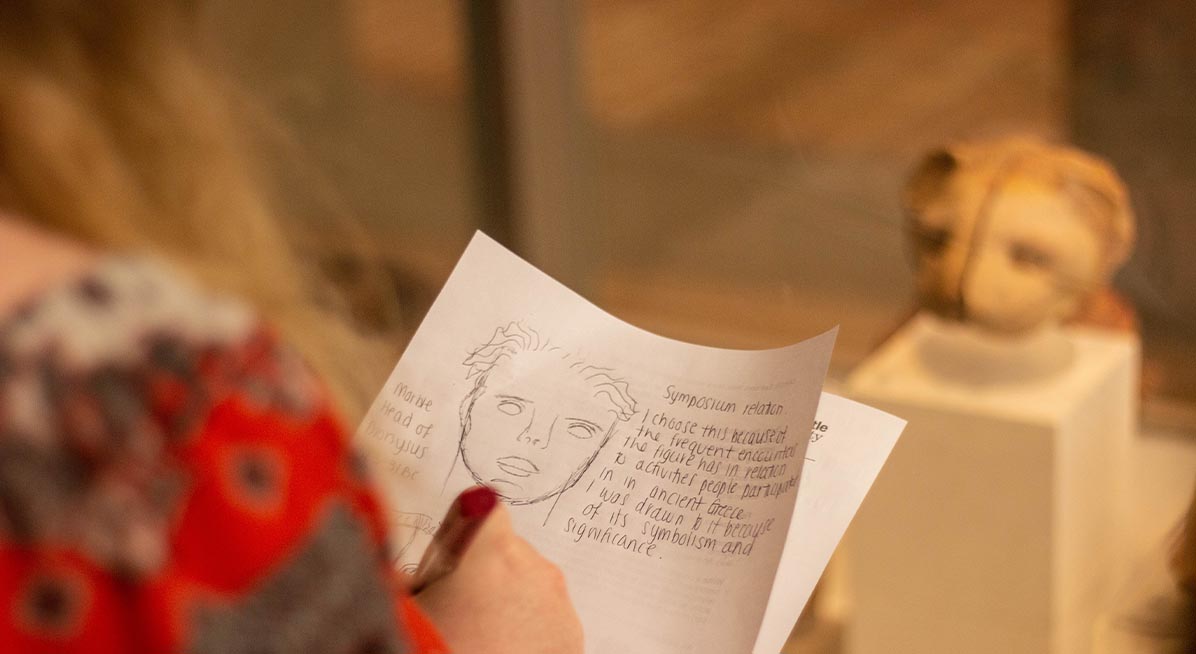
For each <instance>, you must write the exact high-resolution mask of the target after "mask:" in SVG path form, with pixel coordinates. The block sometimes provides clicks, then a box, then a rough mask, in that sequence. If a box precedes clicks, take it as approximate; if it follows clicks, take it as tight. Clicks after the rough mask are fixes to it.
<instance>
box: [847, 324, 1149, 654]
mask: <svg viewBox="0 0 1196 654" xmlns="http://www.w3.org/2000/svg"><path fill="white" fill-rule="evenodd" d="M971 338H972V337H971V336H969V335H967V334H963V335H961V334H959V333H946V334H945V333H944V332H943V331H942V328H941V326H939V324H938V323H937V322H935V321H933V320H932V319H930V318H928V317H921V316H920V317H918V318H915V319H914V320H913V321H911V322H910V324H908V325H906V326H905V327H904V328H903V329H902V330H901V331H900V332H898V333H897V334H896V335H895V336H894V337H893V338H892V339H890V340H889V342H888V343H886V344H885V345H884V347H883V348H881V350H880V351H878V352H877V353H876V354H875V355H874V356H872V357H871V358H870V359H869V360H868V361H866V362H865V363H864V364H863V365H862V366H860V368H859V369H857V370H856V371H855V373H854V374H853V375H852V376H851V377H850V378H849V380H848V382H847V392H848V394H849V395H851V396H852V397H854V398H855V399H858V400H860V401H862V402H866V403H868V404H871V405H873V406H876V407H877V408H880V409H882V410H884V411H888V412H890V413H893V414H895V415H897V416H900V417H902V418H905V419H906V420H908V421H909V426H908V427H907V428H906V430H905V433H904V434H903V435H902V437H901V440H900V442H898V444H897V447H896V449H894V451H893V454H892V456H891V457H890V459H889V461H888V463H887V464H886V465H885V468H884V470H883V471H882V472H881V474H880V477H879V479H878V480H877V482H876V485H875V486H874V487H873V489H872V491H871V493H870V494H869V496H868V499H867V500H866V501H865V502H864V505H863V507H862V508H861V510H860V512H859V514H858V515H857V517H856V519H855V522H854V524H853V526H852V528H851V530H850V531H849V532H848V536H847V539H846V541H845V548H846V549H845V552H846V555H847V556H846V561H845V565H846V567H847V568H848V571H847V576H848V589H849V597H850V602H851V618H850V622H851V624H850V626H849V631H848V634H847V651H848V652H851V653H852V654H872V653H881V652H883V653H884V654H902V653H905V652H909V653H915V652H916V653H917V654H937V653H940V652H941V653H950V654H959V653H962V652H967V653H969V654H983V653H987V652H992V653H993V654H998V653H999V654H1010V653H1012V652H1017V653H1018V654H1033V653H1036V652H1050V653H1069V654H1070V653H1073V652H1075V653H1078V652H1083V653H1084V654H1088V653H1089V652H1090V651H1091V643H1092V629H1093V623H1094V621H1095V617H1096V615H1097V613H1098V611H1099V609H1100V607H1101V605H1102V603H1103V602H1104V601H1106V600H1107V597H1108V595H1109V586H1110V584H1111V582H1112V580H1113V575H1114V574H1115V567H1116V561H1117V560H1118V556H1119V554H1120V552H1119V550H1120V545H1119V543H1118V542H1117V538H1116V529H1115V525H1116V523H1117V522H1118V520H1119V517H1118V516H1119V515H1121V514H1122V512H1124V508H1123V507H1124V504H1123V501H1124V500H1123V497H1124V493H1123V492H1122V490H1123V489H1122V486H1123V484H1124V481H1123V478H1124V472H1123V471H1124V466H1123V465H1122V461H1124V459H1125V453H1126V451H1127V449H1128V446H1129V440H1130V438H1131V435H1132V433H1133V429H1134V424H1135V420H1136V415H1137V375H1138V368H1139V364H1138V347H1137V342H1136V339H1134V338H1133V337H1130V336H1126V335H1119V334H1111V333H1105V332H1094V331H1081V330H1065V331H1062V332H1056V333H1055V334H1054V335H1044V336H1043V337H1042V338H1039V339H1036V340H1034V341H1028V342H1025V343H1023V344H1021V345H1019V346H1009V345H1008V344H1002V343H995V342H988V343H982V342H977V343H975V345H976V346H977V347H975V348H973V347H972V344H970V343H969V342H968V341H969V340H970V339H971ZM981 340H983V339H981ZM1002 347H1005V348H1007V350H1008V351H1007V352H1005V353H1004V354H1002Z"/></svg>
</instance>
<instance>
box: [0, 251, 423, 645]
mask: <svg viewBox="0 0 1196 654" xmlns="http://www.w3.org/2000/svg"><path fill="white" fill-rule="evenodd" d="M363 473H364V467H363V465H362V464H361V462H360V461H359V460H358V459H356V458H355V456H354V454H353V452H352V451H351V449H350V447H349V445H348V441H347V438H346V433H345V431H344V429H343V428H342V427H341V425H340V424H339V423H338V422H337V420H336V417H335V415H334V413H333V411H332V409H331V407H330V406H329V400H328V397H327V395H326V394H325V393H324V392H323V390H322V389H321V387H320V386H319V384H318V383H316V382H315V380H314V379H313V378H312V376H311V375H310V373H309V372H308V370H307V368H306V367H305V366H304V365H303V363H302V362H301V361H300V359H299V358H298V357H297V356H296V355H295V354H294V353H293V352H292V351H290V350H289V349H287V348H286V347H284V346H282V345H281V344H280V343H279V342H278V340H277V339H276V338H275V337H274V335H273V334H272V333H271V332H270V330H269V329H268V328H266V327H264V326H263V325H262V324H261V323H259V322H258V321H256V320H255V319H254V317H253V316H252V314H251V313H250V312H249V311H248V310H246V309H245V307H244V306H242V305H240V304H237V303H235V302H231V301H227V300H223V299H219V298H214V297H212V296H210V295H207V294H204V293H202V292H200V291H198V290H197V289H195V288H193V287H191V286H189V285H188V284H187V283H186V282H185V281H183V280H181V279H179V278H177V277H176V276H175V275H174V274H172V273H171V272H170V271H168V270H166V269H165V268H163V267H162V266H160V265H159V264H156V263H154V262H151V261H148V260H141V259H108V260H105V261H104V262H103V263H102V264H100V265H99V266H97V267H96V268H95V269H94V270H92V271H91V273H89V274H88V275H87V276H86V277H85V278H84V279H81V280H78V281H76V282H74V283H72V284H69V285H65V286H63V287H60V288H57V289H55V290H53V291H50V292H47V293H44V294H42V295H41V296H39V297H37V298H35V299H34V300H33V301H32V302H30V303H28V304H27V305H25V306H23V307H21V308H20V309H19V310H18V311H16V312H14V313H11V314H9V315H7V316H6V317H4V318H2V319H0V652H55V653H60V652H103V653H106V652H135V653H136V652H195V653H197V654H198V653H207V652H220V653H224V654H236V653H240V652H245V653H249V652H253V653H267V652H277V653H280V654H281V653H286V652H312V653H316V652H328V653H337V654H342V653H343V654H354V653H360V654H366V653H369V654H383V653H398V652H424V653H430V652H440V651H444V647H443V645H442V644H441V642H440V640H439V638H438V637H437V636H436V634H435V632H434V630H433V629H432V628H431V627H430V625H429V624H428V623H427V621H426V620H425V619H424V618H423V617H422V615H421V614H420V613H419V611H418V609H416V608H415V607H414V604H413V603H411V602H410V601H409V600H407V599H405V598H404V597H403V594H402V592H401V589H400V588H398V586H397V584H396V583H395V581H394V578H393V577H392V575H391V573H390V568H389V565H388V564H387V557H386V556H385V546H384V542H385V541H384V526H383V521H382V517H381V516H382V513H381V511H380V507H379V505H378V502H377V500H376V498H375V496H374V494H373V493H372V492H371V490H370V489H369V487H368V486H367V484H366V481H365V479H364V474H363Z"/></svg>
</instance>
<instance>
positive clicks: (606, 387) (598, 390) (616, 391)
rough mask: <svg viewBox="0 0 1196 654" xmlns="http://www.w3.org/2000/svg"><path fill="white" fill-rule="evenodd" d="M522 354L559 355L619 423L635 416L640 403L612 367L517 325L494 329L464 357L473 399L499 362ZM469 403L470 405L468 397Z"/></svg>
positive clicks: (511, 324) (528, 328)
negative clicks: (583, 380)
mask: <svg viewBox="0 0 1196 654" xmlns="http://www.w3.org/2000/svg"><path fill="white" fill-rule="evenodd" d="M521 352H554V353H559V354H560V357H561V359H563V360H565V361H568V362H569V368H570V369H572V370H574V371H576V372H577V374H578V375H579V376H580V377H582V378H583V379H585V380H586V381H587V382H589V383H590V384H591V385H592V386H593V388H594V397H596V398H603V399H605V400H606V401H608V402H610V404H611V411H612V412H613V413H614V414H615V417H616V418H617V419H618V420H619V421H621V422H622V421H626V420H628V419H630V418H631V416H633V415H635V413H636V410H637V404H636V401H635V398H634V397H632V395H631V389H630V387H629V386H628V384H627V382H626V381H625V380H623V379H620V378H618V377H615V376H614V375H612V374H611V373H612V372H614V370H613V369H612V368H603V367H600V366H595V365H591V364H589V363H587V362H586V361H585V360H584V359H582V358H581V357H580V356H579V355H578V354H576V353H572V352H569V351H567V350H564V349H562V348H559V347H557V346H555V345H553V344H552V343H551V341H549V339H548V338H546V337H544V336H541V335H540V333H539V332H537V331H536V330H534V329H532V328H530V327H526V326H524V325H521V324H519V323H517V322H512V323H510V324H508V325H507V326H505V327H499V328H498V329H495V330H494V335H493V336H491V337H490V340H489V341H487V342H486V343H484V344H482V345H480V346H478V347H477V348H476V349H474V350H471V351H470V352H469V354H468V356H466V357H465V361H464V362H463V364H464V365H465V366H466V367H467V368H468V369H469V370H468V372H467V373H466V375H465V378H466V379H472V380H474V392H473V393H470V396H471V398H472V397H476V395H477V394H478V393H480V392H481V390H482V389H483V388H485V386H486V377H487V375H489V374H490V371H491V370H492V369H493V368H494V366H495V365H497V364H498V362H499V361H502V360H503V359H509V358H512V357H514V356H515V355H517V354H519V353H521ZM466 402H467V403H468V402H469V398H467V400H466Z"/></svg>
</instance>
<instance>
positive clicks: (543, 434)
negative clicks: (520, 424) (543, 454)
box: [519, 410, 556, 450]
mask: <svg viewBox="0 0 1196 654" xmlns="http://www.w3.org/2000/svg"><path fill="white" fill-rule="evenodd" d="M543 422H544V421H537V420H536V414H535V411H534V410H533V411H532V419H531V420H530V421H529V422H528V424H527V428H526V429H524V430H523V433H522V434H520V435H519V442H521V443H527V444H528V445H530V446H532V447H534V448H536V449H539V450H543V449H546V448H547V447H548V443H549V442H551V441H552V430H553V428H555V427H556V417H555V416H554V417H553V419H552V422H551V423H549V424H548V426H547V429H546V428H545V426H544V424H543Z"/></svg>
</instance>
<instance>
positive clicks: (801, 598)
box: [752, 393, 905, 654]
mask: <svg viewBox="0 0 1196 654" xmlns="http://www.w3.org/2000/svg"><path fill="white" fill-rule="evenodd" d="M903 429H905V421H904V420H902V419H900V418H897V417H894V416H891V415H889V414H887V413H885V412H883V411H878V410H876V409H873V408H872V407H869V406H866V405H863V404H860V403H859V402H853V401H851V400H848V399H846V398H842V397H839V396H837V395H831V394H830V393H823V394H822V401H821V402H820V403H819V404H818V414H817V418H816V419H815V422H814V429H812V430H811V433H810V446H809V448H808V449H807V450H806V466H805V468H804V470H803V471H802V480H801V485H800V487H799V488H798V491H797V506H796V507H795V508H794V510H793V520H792V521H790V523H789V538H788V540H787V541H786V542H785V551H784V553H782V554H781V562H780V565H778V566H777V575H776V582H775V583H774V584H773V587H772V594H771V596H770V597H769V600H768V609H767V610H766V611H765V613H764V621H763V623H762V624H761V626H760V636H759V638H758V639H757V640H756V647H755V648H754V649H753V650H752V651H753V652H754V653H755V654H776V653H777V652H779V651H780V650H781V646H782V645H784V644H785V640H786V639H787V638H788V637H789V632H790V631H792V630H793V624H794V621H796V620H797V616H798V615H799V614H800V613H801V611H802V609H804V608H805V606H806V602H808V601H809V600H810V595H811V594H812V593H813V592H814V586H815V585H817V584H818V579H819V578H820V577H821V576H822V572H823V570H825V569H826V565H827V563H829V562H830V560H831V555H832V554H834V552H835V547H837V546H838V544H839V541H840V540H841V539H842V538H843V534H844V533H845V532H846V531H847V527H848V525H850V524H851V519H852V517H854V516H855V514H856V510H857V509H859V508H860V504H861V503H863V501H864V497H865V496H866V495H867V494H868V489H869V488H871V487H872V482H873V481H875V480H876V476H877V475H878V474H880V469H881V467H882V466H883V465H884V463H885V460H886V459H888V457H889V453H890V452H892V450H893V446H894V445H896V444H897V437H898V436H900V435H901V431H902V430H903Z"/></svg>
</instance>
